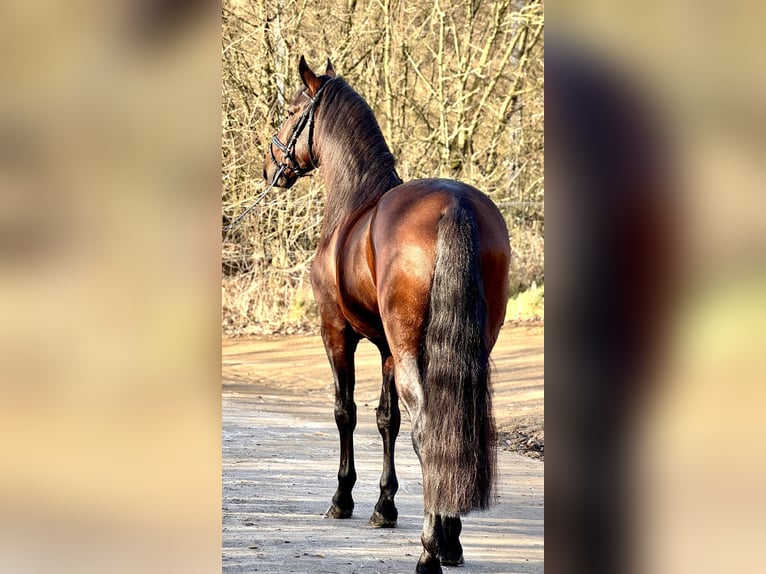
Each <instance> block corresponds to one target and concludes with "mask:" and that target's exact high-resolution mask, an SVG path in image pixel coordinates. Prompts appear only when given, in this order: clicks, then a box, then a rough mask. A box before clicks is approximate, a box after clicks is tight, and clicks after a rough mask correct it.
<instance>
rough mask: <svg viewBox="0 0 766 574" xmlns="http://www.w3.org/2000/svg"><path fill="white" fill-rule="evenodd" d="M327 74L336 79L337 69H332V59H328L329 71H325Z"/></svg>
mask: <svg viewBox="0 0 766 574" xmlns="http://www.w3.org/2000/svg"><path fill="white" fill-rule="evenodd" d="M325 74H327V75H328V76H330V77H331V78H334V77H335V68H333V67H332V62H331V61H330V58H327V69H326V70H325Z"/></svg>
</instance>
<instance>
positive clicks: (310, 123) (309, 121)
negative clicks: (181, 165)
mask: <svg viewBox="0 0 766 574" xmlns="http://www.w3.org/2000/svg"><path fill="white" fill-rule="evenodd" d="M333 81H335V78H330V79H329V80H327V81H326V82H325V83H324V84H322V87H321V88H319V90H317V93H316V94H314V96H313V97H311V96H309V95H308V94H307V93H306V92H305V91H304V92H303V95H304V96H306V97H307V98H308V99H309V100H311V103H310V104H309V105H308V106H307V107H306V109H304V110H303V112H301V115H300V117H299V118H298V121H297V122H295V125H293V127H292V129H291V130H290V137H289V139H288V141H287V143H286V144H284V143H282V142H281V141H280V140H279V137H278V136H276V135H275V136H274V137H273V138H271V143H269V153H270V154H271V160H272V161H273V162H274V165H276V166H277V172H276V173H275V174H274V178H273V179H272V180H271V183H270V184H269V185H268V187H266V189H264V190H263V191H262V192H261V193H260V195H258V197H256V198H255V200H254V201H253V203H252V204H251V205H250V207H248V208H247V209H246V210H245V211H243V212H242V213H240V214H239V215H238V216H237V217H235V218H234V219H233V220H232V222H231V223H229V225H226V226H224V228H223V231H224V232H229V231H231V230H232V229H233V228H234V227H235V226H236V225H237V224H238V223H239V222H240V221H242V219H244V217H245V216H246V215H247V214H248V213H250V212H251V211H252V210H253V209H254V208H255V206H257V205H258V204H259V203H260V202H261V200H262V199H263V198H264V197H266V194H267V193H269V192H270V191H271V190H272V188H273V187H274V186H275V185H276V184H277V181H279V178H280V177H282V174H283V173H284V172H285V170H286V169H290V170H291V171H292V172H293V173H294V174H295V175H296V176H298V177H302V176H304V175H308V174H309V173H310V172H311V171H312V170H314V169H316V168H317V167H318V166H317V164H316V158H315V157H314V112H315V111H316V107H317V105H318V104H319V98H320V97H321V96H322V93H323V92H324V90H325V88H326V87H327V86H328V85H329V84H330V83H332V82H333ZM306 127H308V129H309V134H308V138H309V141H308V147H309V163H310V164H311V165H310V166H306V167H301V166H300V164H299V163H298V159H297V158H296V157H295V145H296V144H297V143H298V138H299V137H300V136H301V134H302V133H303V130H304V129H305V128H306ZM274 146H277V148H278V149H279V150H280V151H281V152H282V154H283V156H284V160H283V161H282V162H278V161H277V158H276V156H275V155H274Z"/></svg>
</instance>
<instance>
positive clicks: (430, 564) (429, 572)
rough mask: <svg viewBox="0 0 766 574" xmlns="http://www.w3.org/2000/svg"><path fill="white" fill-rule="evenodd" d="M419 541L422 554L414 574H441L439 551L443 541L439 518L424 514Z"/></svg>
mask: <svg viewBox="0 0 766 574" xmlns="http://www.w3.org/2000/svg"><path fill="white" fill-rule="evenodd" d="M420 541H421V542H422V543H423V552H422V554H421V555H420V558H419V559H418V564H417V566H416V567H415V574H442V567H441V560H440V559H439V550H440V548H442V547H443V546H444V544H445V540H444V528H443V526H442V519H441V516H439V515H438V514H433V513H430V512H426V513H425V517H424V518H423V533H422V534H421V535H420Z"/></svg>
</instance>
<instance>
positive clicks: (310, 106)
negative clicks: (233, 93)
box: [263, 56, 335, 187]
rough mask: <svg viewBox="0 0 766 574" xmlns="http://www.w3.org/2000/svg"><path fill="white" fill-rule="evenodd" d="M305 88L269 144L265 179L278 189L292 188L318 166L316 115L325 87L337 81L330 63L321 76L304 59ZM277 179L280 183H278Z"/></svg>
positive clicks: (302, 58) (264, 169) (303, 76)
mask: <svg viewBox="0 0 766 574" xmlns="http://www.w3.org/2000/svg"><path fill="white" fill-rule="evenodd" d="M298 70H299V72H300V76H301V80H302V81H303V89H301V90H300V91H299V92H298V93H297V94H296V96H295V97H294V98H293V101H292V102H291V103H290V105H289V106H287V118H286V119H285V121H284V123H283V124H282V127H281V128H280V129H279V131H278V132H277V134H276V135H275V136H274V137H273V138H272V139H271V142H270V143H269V151H268V153H267V154H266V159H265V160H264V162H263V177H264V178H265V179H266V181H268V182H274V185H275V186H276V187H290V186H292V185H293V184H294V183H295V182H296V180H297V179H298V178H299V177H301V176H304V175H307V174H309V173H310V172H311V171H313V170H314V169H315V168H316V167H317V166H318V163H317V158H316V156H315V155H314V149H313V146H314V114H315V112H316V108H317V106H318V105H319V101H320V99H321V97H322V94H323V92H324V89H325V87H326V86H327V84H328V83H330V82H331V81H332V79H333V78H335V70H334V69H333V67H332V63H330V60H327V70H326V72H325V75H323V76H317V75H316V74H315V73H314V72H313V71H312V70H311V68H309V67H308V65H307V64H306V60H305V59H304V57H303V56H301V61H300V64H299V65H298ZM275 179H276V181H275Z"/></svg>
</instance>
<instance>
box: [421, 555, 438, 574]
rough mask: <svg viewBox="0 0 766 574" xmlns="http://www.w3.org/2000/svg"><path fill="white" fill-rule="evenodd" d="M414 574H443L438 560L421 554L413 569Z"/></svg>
mask: <svg viewBox="0 0 766 574" xmlns="http://www.w3.org/2000/svg"><path fill="white" fill-rule="evenodd" d="M415 574H444V571H443V570H442V566H441V564H440V563H439V559H438V558H436V557H435V556H432V555H431V554H427V553H425V552H423V554H421V555H420V559H419V560H418V565H417V566H416V567H415Z"/></svg>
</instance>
